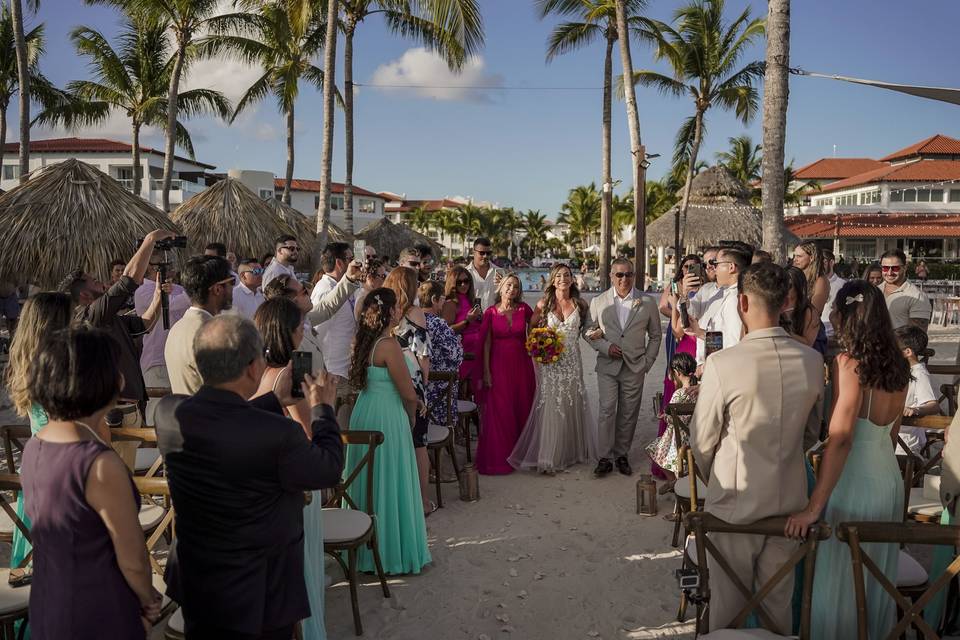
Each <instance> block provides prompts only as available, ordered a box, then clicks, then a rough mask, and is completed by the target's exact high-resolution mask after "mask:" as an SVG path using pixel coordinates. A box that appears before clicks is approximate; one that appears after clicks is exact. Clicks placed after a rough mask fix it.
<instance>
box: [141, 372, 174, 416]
mask: <svg viewBox="0 0 960 640" xmlns="http://www.w3.org/2000/svg"><path fill="white" fill-rule="evenodd" d="M143 382H144V384H145V385H146V386H147V387H165V388H167V389H169V388H170V376H169V375H168V374H167V367H166V366H164V365H157V366H155V367H150V368H149V369H147V370H146V371H144V372H143ZM158 402H160V398H150V399H148V400H147V408H146V409H145V410H144V414H145V415H144V419H145V420H146V424H147V425H148V426H151V427H152V426H155V425H156V421H155V420H154V417H155V416H156V413H157V403H158Z"/></svg>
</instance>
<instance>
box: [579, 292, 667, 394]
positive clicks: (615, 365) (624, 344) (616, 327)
mask: <svg viewBox="0 0 960 640" xmlns="http://www.w3.org/2000/svg"><path fill="white" fill-rule="evenodd" d="M615 295H616V293H615V292H614V290H613V288H612V287H611V288H610V289H607V290H606V291H604V292H603V293H601V294H600V295H598V296H597V297H596V298H594V299H593V300H591V301H590V328H591V329H592V328H593V327H600V329H601V330H602V331H603V337H601V338H598V339H596V340H588V343H589V344H590V346H591V347H593V348H594V349H596V350H597V369H596V370H597V373H605V374H607V375H611V376H616V375H619V373H620V370H621V369H622V368H623V366H624V365H626V366H627V368H629V369H630V371H632V372H634V373H646V372H647V371H648V370H649V369H650V367H652V366H653V363H654V362H656V360H657V354H658V353H660V333H661V332H660V311H659V309H657V303H656V302H654V300H653V299H652V298H650V297H649V296H647V295H644V294H643V292H641V291H638V290H636V289H634V290H633V298H634V300H633V308H632V309H631V310H630V315H628V316H627V323H626V326H621V324H620V314H618V313H617V307H616V305H614V302H613V297H614V296H615ZM613 344H615V345H617V346H618V347H620V350H621V351H622V352H623V358H622V359H620V358H611V357H610V356H609V355H608V353H609V351H610V345H613Z"/></svg>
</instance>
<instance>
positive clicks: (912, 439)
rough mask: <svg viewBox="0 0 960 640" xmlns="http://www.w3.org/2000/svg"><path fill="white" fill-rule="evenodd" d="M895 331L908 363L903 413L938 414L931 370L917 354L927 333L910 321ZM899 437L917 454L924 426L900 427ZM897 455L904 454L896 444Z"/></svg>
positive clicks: (923, 438)
mask: <svg viewBox="0 0 960 640" xmlns="http://www.w3.org/2000/svg"><path fill="white" fill-rule="evenodd" d="M895 333H896V334H897V344H899V345H900V349H901V350H902V351H903V357H904V358H906V359H907V362H909V363H910V384H909V385H907V397H906V398H905V399H904V403H903V415H904V417H912V416H935V415H938V414H939V413H940V405H939V404H938V403H937V396H936V394H935V393H934V392H933V383H932V382H931V380H930V372H929V371H927V367H926V365H924V364H923V363H922V362H920V358H922V357H923V356H924V354H926V352H927V344H928V339H927V334H926V333H925V332H924V331H923V329H921V328H920V327H915V326H913V325H910V324H908V325H906V326H903V327H900V328H899V329H897V330H896V332H895ZM900 438H901V439H902V440H903V441H904V443H906V445H907V446H908V447H910V450H911V451H913V452H914V453H915V454H917V455H920V451H921V450H923V447H924V445H926V444H927V434H926V430H924V429H921V428H920V427H908V426H902V427H900ZM897 455H906V452H905V451H904V450H903V448H902V447H901V446H900V445H899V444H897Z"/></svg>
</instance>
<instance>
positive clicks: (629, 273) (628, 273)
mask: <svg viewBox="0 0 960 640" xmlns="http://www.w3.org/2000/svg"><path fill="white" fill-rule="evenodd" d="M613 277H614V278H616V279H617V280H620V279H622V278H632V277H633V271H620V272H618V273H615V274H613Z"/></svg>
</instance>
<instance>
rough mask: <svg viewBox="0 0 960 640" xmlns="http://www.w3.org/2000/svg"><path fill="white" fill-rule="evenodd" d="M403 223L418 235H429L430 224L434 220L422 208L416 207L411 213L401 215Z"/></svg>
mask: <svg viewBox="0 0 960 640" xmlns="http://www.w3.org/2000/svg"><path fill="white" fill-rule="evenodd" d="M403 221H404V222H405V223H407V224H408V225H410V226H411V227H413V228H414V229H416V230H417V231H419V232H420V233H429V232H430V226H431V223H432V222H433V221H434V220H433V216H432V215H431V214H430V213H429V212H427V211H425V210H424V208H423V207H417V208H416V209H414V210H413V211H410V212H408V213H405V214H403Z"/></svg>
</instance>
